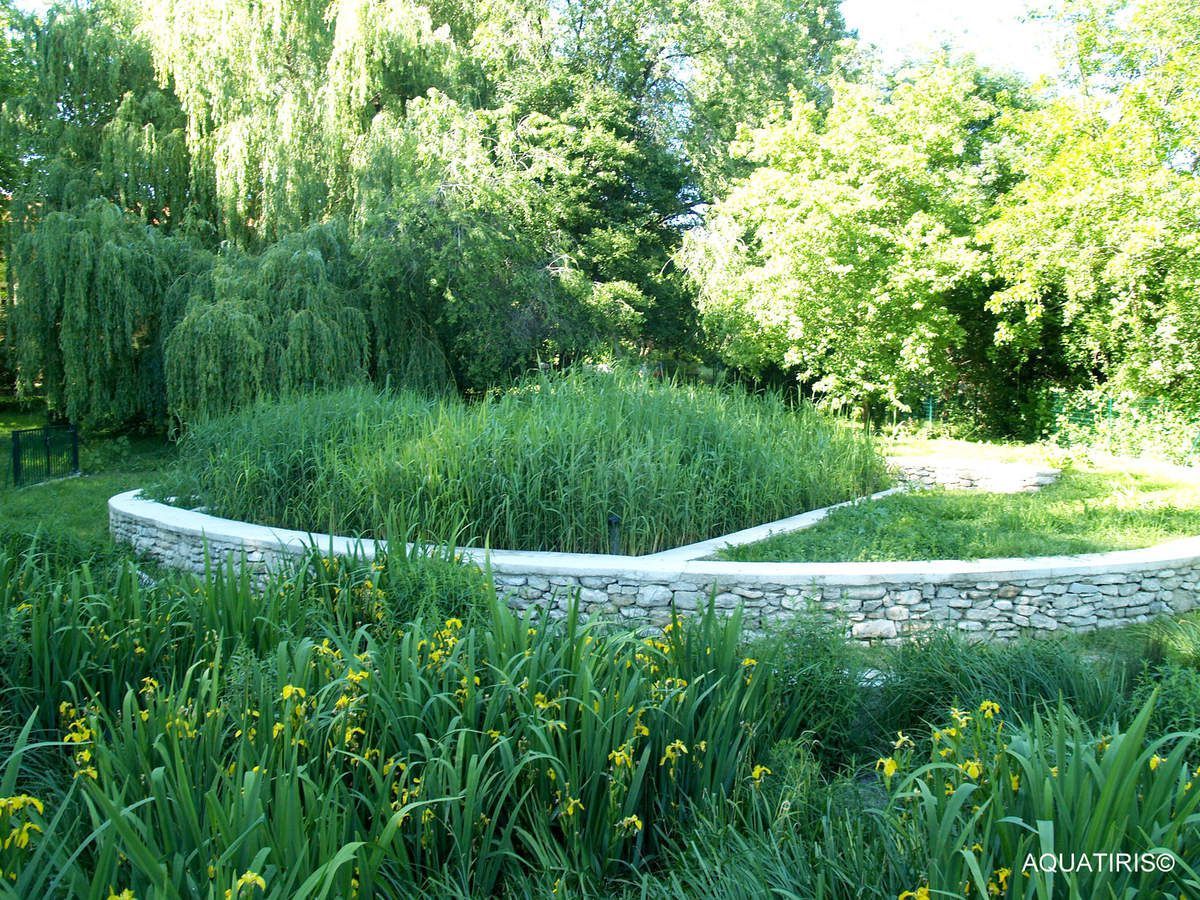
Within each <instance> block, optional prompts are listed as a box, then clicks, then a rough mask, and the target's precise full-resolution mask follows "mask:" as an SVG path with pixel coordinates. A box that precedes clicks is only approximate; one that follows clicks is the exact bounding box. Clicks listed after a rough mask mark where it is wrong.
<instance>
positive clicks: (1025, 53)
mask: <svg viewBox="0 0 1200 900" xmlns="http://www.w3.org/2000/svg"><path fill="white" fill-rule="evenodd" d="M1029 5H1030V4H1029V2H1028V0H842V15H843V16H844V17H845V19H846V26H847V27H848V28H853V29H857V30H858V36H859V37H860V38H861V39H862V40H863V41H865V42H867V43H870V44H874V45H876V46H877V47H878V48H879V51H880V53H881V54H882V56H883V59H884V61H885V62H887V63H897V62H900V61H902V60H903V59H904V58H905V57H906V56H910V55H920V54H921V53H922V52H923V51H928V50H931V49H934V48H936V47H938V46H939V45H940V44H941V43H943V41H948V42H949V43H950V44H951V46H953V47H955V48H957V49H959V50H965V51H969V52H971V53H974V54H975V57H976V58H977V59H978V60H979V62H981V63H983V64H984V65H988V66H995V67H997V68H1004V69H1015V70H1016V71H1018V72H1020V73H1022V74H1024V75H1025V76H1027V77H1028V78H1030V79H1033V78H1036V77H1038V76H1039V75H1050V74H1052V73H1054V72H1055V71H1056V65H1055V61H1054V41H1053V38H1052V36H1051V33H1050V31H1049V26H1048V25H1047V23H1046V22H1044V21H1041V22H1039V21H1022V19H1023V18H1024V17H1025V16H1026V14H1027V11H1028V7H1029Z"/></svg>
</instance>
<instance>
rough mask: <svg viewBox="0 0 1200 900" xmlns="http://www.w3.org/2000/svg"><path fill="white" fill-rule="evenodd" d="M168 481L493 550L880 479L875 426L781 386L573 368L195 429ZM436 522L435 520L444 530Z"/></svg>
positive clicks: (670, 541)
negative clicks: (768, 388)
mask: <svg viewBox="0 0 1200 900" xmlns="http://www.w3.org/2000/svg"><path fill="white" fill-rule="evenodd" d="M180 456H181V467H180V469H179V471H178V472H177V474H176V475H175V476H174V477H172V478H171V479H169V480H168V482H167V483H166V484H165V485H164V486H163V487H161V488H160V489H159V490H158V493H159V495H160V496H177V497H181V498H189V499H188V501H187V502H193V503H196V504H201V505H204V506H205V507H208V508H209V509H211V510H212V511H214V512H216V513H218V514H220V515H225V516H229V517H232V518H238V519H249V520H253V521H257V522H263V523H268V524H272V525H281V526H285V527H292V528H301V529H310V530H321V529H325V530H328V531H332V532H336V533H350V534H356V535H364V534H378V533H379V531H380V528H381V526H382V524H383V523H384V521H385V520H386V519H388V517H389V515H392V514H395V515H397V516H399V517H400V518H401V519H402V520H404V521H407V522H408V523H410V525H412V526H413V527H414V528H416V530H417V533H418V534H419V535H421V536H424V537H431V536H432V537H433V538H437V539H440V538H441V537H442V536H443V532H444V530H445V529H446V528H450V529H451V530H454V529H456V528H457V529H461V530H462V531H463V536H464V537H466V538H470V539H475V540H482V541H487V542H489V543H490V544H491V545H492V546H503V547H512V548H521V549H536V550H546V549H556V550H566V551H582V552H607V551H608V549H609V525H608V517H609V515H610V514H614V513H615V514H616V515H618V516H620V518H621V523H622V524H621V541H622V550H623V551H624V552H627V553H631V554H640V553H646V552H651V551H654V550H660V549H663V548H666V547H672V546H676V545H679V544H685V543H690V542H693V541H698V540H701V539H704V538H708V537H713V536H715V535H719V534H723V533H727V532H730V531H734V530H737V529H740V528H744V527H748V526H750V525H753V524H757V523H760V522H764V521H769V520H771V519H776V518H780V517H782V516H785V515H791V514H793V513H797V512H801V511H803V510H806V509H812V508H815V507H818V506H824V505H827V504H830V503H833V502H836V501H839V500H844V499H848V498H850V497H855V496H859V495H861V494H864V493H869V492H870V491H872V490H874V489H876V488H878V487H880V486H882V484H883V483H884V480H885V473H884V468H883V463H882V460H881V459H880V457H879V456H878V455H877V453H876V451H875V449H874V447H873V446H872V444H871V443H870V441H869V439H867V438H865V437H864V436H863V435H861V434H860V433H858V432H856V431H853V430H851V429H843V428H840V427H838V425H837V424H835V423H834V422H832V421H830V420H828V419H826V418H825V417H823V416H822V415H820V414H818V413H817V412H816V411H815V410H814V409H813V408H811V407H810V406H807V405H801V406H799V407H796V408H791V407H789V406H787V405H786V404H785V403H784V402H783V401H782V399H780V398H779V397H776V396H750V395H747V394H745V393H740V392H737V391H735V390H720V389H716V388H710V387H703V386H691V385H689V386H685V385H682V384H676V383H671V382H659V381H656V380H653V379H649V378H643V377H639V376H636V375H633V374H630V373H624V372H617V373H604V372H599V371H589V370H582V369H581V370H575V371H573V372H571V373H569V374H567V375H565V376H550V377H541V378H536V379H533V380H529V381H526V382H523V383H522V384H520V385H519V386H518V387H516V388H515V389H513V390H511V391H509V392H507V393H505V394H502V395H500V396H498V397H494V398H490V399H488V400H486V401H484V402H480V403H477V404H474V405H467V404H463V403H460V402H457V401H452V400H440V401H434V400H429V399H426V398H423V397H420V396H418V395H415V394H410V393H396V394H378V393H372V392H369V391H364V390H347V391H340V392H334V393H326V394H317V395H314V396H306V397H301V398H297V399H294V400H289V401H284V402H279V403H260V404H258V405H256V406H254V407H251V408H249V409H247V410H245V411H244V412H241V413H238V414H235V415H233V416H230V417H226V418H220V419H216V420H212V421H209V422H207V423H204V424H201V425H197V426H196V427H195V428H193V429H192V430H191V431H190V432H189V433H188V435H187V436H186V438H185V439H184V441H183V442H182V445H181V448H180ZM431 532H432V534H431Z"/></svg>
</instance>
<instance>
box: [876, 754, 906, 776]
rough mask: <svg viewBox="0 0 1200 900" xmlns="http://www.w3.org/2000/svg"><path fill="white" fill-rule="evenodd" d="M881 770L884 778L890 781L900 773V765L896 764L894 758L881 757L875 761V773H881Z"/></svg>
mask: <svg viewBox="0 0 1200 900" xmlns="http://www.w3.org/2000/svg"><path fill="white" fill-rule="evenodd" d="M880 769H882V770H883V777H884V778H887V779H890V778H891V777H892V776H893V775H895V774H896V773H897V772H898V771H900V764H899V763H897V762H896V760H895V758H894V757H891V756H881V757H880V758H879V759H878V760H876V761H875V771H879V770H880Z"/></svg>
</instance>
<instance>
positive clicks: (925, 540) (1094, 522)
mask: <svg viewBox="0 0 1200 900" xmlns="http://www.w3.org/2000/svg"><path fill="white" fill-rule="evenodd" d="M1192 534H1200V473H1198V474H1192V473H1190V472H1189V471H1188V470H1184V469H1179V468H1176V467H1171V466H1164V465H1155V464H1152V463H1142V462H1131V461H1117V460H1106V461H1103V462H1092V463H1088V464H1085V465H1079V466H1078V467H1075V468H1069V469H1067V470H1066V471H1065V472H1064V473H1063V475H1062V477H1061V478H1060V479H1059V481H1058V482H1057V483H1055V484H1053V485H1050V486H1049V487H1046V488H1043V489H1042V490H1041V491H1038V492H1035V493H1022V494H981V493H976V492H971V491H922V492H918V493H910V494H897V495H892V496H890V497H886V498H884V499H883V500H878V501H873V502H870V503H863V504H859V505H857V506H853V507H846V508H844V509H840V510H835V511H834V512H833V513H831V514H830V515H829V517H828V518H826V519H824V520H823V521H821V522H820V523H819V524H817V525H815V526H813V527H812V528H808V529H805V530H803V531H797V532H794V533H792V534H787V535H780V536H778V537H774V538H771V539H769V540H766V541H761V542H759V543H757V544H749V545H747V546H745V547H737V548H733V549H730V550H727V551H724V552H723V553H722V554H721V558H723V559H737V560H758V561H767V560H776V561H791V562H826V561H838V560H843V561H859V562H868V561H884V560H904V559H983V558H987V557H1005V556H1052V555H1057V554H1073V553H1091V552H1096V551H1102V550H1127V549H1133V548H1137V547H1147V546H1150V545H1152V544H1156V543H1160V542H1162V541H1165V540H1169V539H1171V538H1176V537H1182V536H1185V535H1192Z"/></svg>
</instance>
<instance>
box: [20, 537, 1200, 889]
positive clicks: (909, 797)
mask: <svg viewBox="0 0 1200 900" xmlns="http://www.w3.org/2000/svg"><path fill="white" fill-rule="evenodd" d="M1179 627H1180V628H1182V629H1184V630H1183V632H1182V633H1181V634H1176V633H1175V632H1174V631H1172V632H1171V635H1172V636H1171V638H1170V640H1169V643H1170V646H1171V647H1172V648H1173V650H1172V652H1173V653H1175V654H1176V655H1175V656H1174V657H1173V659H1175V660H1176V662H1175V663H1174V664H1175V665H1180V666H1182V665H1184V663H1183V660H1186V659H1190V658H1193V657H1192V656H1189V654H1194V653H1195V651H1196V646H1197V645H1196V642H1195V641H1192V640H1191V639H1190V638H1189V637H1188V636H1189V635H1193V633H1194V632H1193V631H1192V630H1189V629H1190V628H1191V626H1190V625H1183V626H1179ZM843 635H844V632H843V631H842V628H841V626H840V625H839V624H838V623H836V622H835V623H828V622H824V621H822V620H819V619H816V618H809V617H804V618H801V619H800V620H798V621H797V622H796V623H795V624H794V625H793V627H792V628H791V629H790V630H788V631H784V632H781V633H779V634H777V635H775V636H772V637H769V638H766V639H757V640H755V641H747V640H746V639H745V638H744V636H743V635H742V633H741V630H740V625H739V620H738V617H737V616H736V615H734V616H733V617H731V618H729V619H723V618H719V617H718V616H716V615H715V614H714V613H713V612H712V611H711V610H710V611H709V612H708V613H706V614H701V615H698V616H696V617H695V618H693V619H691V620H687V621H681V622H678V623H676V624H674V625H673V626H672V628H671V629H670V630H669V631H668V632H667V633H666V634H665V635H659V636H654V637H647V636H644V635H641V634H638V633H635V632H631V631H629V630H627V629H626V628H624V627H621V626H619V625H612V624H605V623H603V622H593V623H583V622H581V621H579V620H577V619H576V618H575V617H574V616H573V615H571V616H568V617H567V618H566V619H565V620H562V621H555V620H552V619H549V618H539V617H535V616H532V615H529V614H527V615H526V616H524V617H521V616H517V615H515V614H514V613H512V612H509V611H508V610H507V609H506V608H504V607H503V606H501V605H499V604H497V603H495V602H494V595H493V592H492V589H491V587H490V585H489V583H488V580H487V578H486V575H485V574H484V573H481V572H479V571H478V570H476V569H473V568H470V567H463V566H459V565H458V564H456V563H455V561H454V560H453V558H452V555H451V554H450V553H449V550H448V548H442V549H441V550H440V551H439V552H434V553H432V554H431V555H428V556H426V555H423V554H416V553H414V554H412V555H395V554H393V555H390V556H387V557H381V558H379V559H377V560H375V561H373V562H368V561H365V560H364V561H354V560H351V561H348V562H339V561H331V560H324V559H322V558H321V557H319V556H316V555H314V556H312V557H310V558H309V559H307V560H305V561H304V562H303V563H302V564H301V565H300V567H299V568H297V569H296V570H295V571H292V572H286V573H279V575H278V576H277V577H275V578H274V579H272V580H271V581H270V583H268V584H267V585H266V586H265V588H264V589H263V590H261V591H258V590H255V589H254V588H253V586H252V585H251V583H250V581H249V579H248V578H246V577H244V575H243V574H242V573H240V572H239V571H238V570H237V569H236V568H234V567H228V568H224V569H220V570H216V571H211V572H209V573H208V574H207V575H206V576H204V577H190V576H184V575H166V576H164V577H162V578H161V579H160V580H159V581H158V582H157V583H154V584H146V583H144V581H143V579H141V578H139V577H138V573H137V570H136V568H135V567H134V565H133V564H132V563H131V562H129V561H128V560H126V561H120V560H117V561H112V560H109V561H106V562H104V564H103V565H93V564H85V565H72V564H69V563H66V562H64V561H63V560H61V559H60V558H58V557H55V556H53V555H52V554H46V553H43V552H39V551H38V550H37V548H36V547H35V548H32V550H31V549H25V550H21V551H15V552H14V551H11V550H9V549H5V548H3V547H0V834H3V835H5V836H8V837H11V838H12V839H11V840H9V841H8V842H7V843H5V844H4V845H2V846H0V872H2V873H3V874H2V875H0V883H5V884H6V885H7V886H8V889H9V890H11V891H12V892H13V893H15V894H16V895H17V896H22V897H26V896H43V895H44V896H63V895H65V896H81V897H101V898H104V897H108V896H110V895H117V896H121V895H122V892H123V891H127V890H128V891H130V892H131V893H132V894H133V895H134V896H138V897H143V896H181V895H186V896H200V897H216V898H221V897H224V896H225V892H226V891H228V892H229V896H230V897H231V898H232V897H240V898H252V897H269V898H285V897H286V898H308V897H350V896H357V897H361V898H370V897H423V896H432V895H436V896H449V897H454V896H457V897H480V896H500V897H531V896H564V895H565V896H579V897H591V896H646V897H668V896H669V897H697V898H700V897H706V898H707V897H713V896H721V897H725V896H729V897H739V896H743V897H761V896H770V895H776V896H793V897H822V896H825V897H845V896H851V895H853V896H861V897H872V898H874V897H879V898H883V897H889V898H894V897H896V896H899V895H900V894H901V893H902V892H904V891H921V890H923V889H927V890H929V891H931V892H932V895H933V896H938V895H939V892H945V893H946V894H947V895H949V894H953V895H955V896H961V895H962V894H963V888H964V885H967V886H968V893H969V894H970V895H971V896H995V895H998V894H1004V893H1005V892H1007V891H1009V889H1010V888H1012V889H1013V893H1014V894H1019V895H1022V896H1030V897H1050V896H1158V895H1159V894H1161V893H1163V892H1168V893H1169V894H1170V895H1171V896H1178V895H1183V896H1196V894H1197V892H1198V891H1200V878H1198V876H1197V875H1196V873H1195V872H1194V871H1193V870H1192V869H1191V868H1189V866H1190V865H1193V864H1194V860H1195V859H1197V858H1198V856H1200V828H1197V825H1198V824H1200V821H1198V817H1197V812H1196V808H1197V804H1198V803H1200V790H1195V789H1194V788H1193V786H1192V784H1191V781H1192V778H1193V775H1192V769H1193V768H1194V767H1195V765H1196V762H1197V749H1198V742H1200V733H1198V732H1195V731H1189V732H1186V733H1183V734H1170V733H1167V732H1164V731H1162V730H1157V720H1156V719H1155V712H1156V707H1155V703H1156V701H1157V693H1156V691H1155V687H1157V686H1158V685H1157V683H1156V682H1155V678H1157V675H1156V674H1155V673H1156V671H1157V670H1154V669H1148V670H1146V672H1139V673H1137V674H1136V676H1135V678H1136V681H1137V690H1138V691H1141V692H1142V693H1145V691H1144V690H1143V688H1144V687H1145V686H1147V685H1149V692H1148V694H1147V696H1146V697H1145V702H1144V703H1142V704H1141V705H1138V702H1140V701H1141V700H1142V697H1141V696H1140V695H1139V696H1138V697H1137V698H1136V700H1137V701H1138V702H1135V701H1134V699H1132V698H1133V697H1134V693H1133V691H1134V688H1133V685H1132V684H1131V679H1130V678H1129V677H1127V676H1126V674H1124V673H1125V663H1123V662H1122V663H1120V664H1114V662H1115V661H1116V660H1117V658H1118V654H1117V653H1116V651H1115V648H1114V650H1113V652H1112V653H1106V652H1105V651H1104V649H1103V648H1100V647H1092V648H1090V649H1089V650H1088V652H1087V653H1083V652H1082V651H1081V647H1082V645H1081V644H1076V643H1075V642H1074V639H1071V640H1067V641H1054V642H1038V643H1024V642H1022V643H1018V644H1015V645H1013V646H1011V647H994V648H988V649H987V651H986V653H985V655H984V657H983V658H980V648H978V647H975V646H973V645H970V644H968V643H966V642H965V641H962V640H961V639H958V638H956V637H954V636H941V637H931V638H929V639H927V641H926V643H923V644H921V645H920V646H914V647H911V648H908V647H901V648H883V649H880V650H875V651H871V652H870V653H869V654H865V653H864V652H863V651H861V650H859V649H858V648H856V647H852V646H851V645H850V644H849V643H848V642H847V641H846V640H845V638H844V636H843ZM1135 637H1136V638H1137V641H1135V643H1138V642H1151V641H1158V640H1160V637H1159V636H1157V632H1152V631H1150V630H1145V631H1144V632H1142V633H1139V634H1138V635H1136V636H1135ZM1111 639H1112V638H1111V636H1110V637H1109V640H1111ZM1161 640H1162V641H1163V642H1164V643H1163V646H1166V644H1167V638H1166V637H1162V638H1161ZM1147 645H1148V644H1147ZM1142 648H1143V645H1142V644H1141V643H1138V646H1137V651H1138V652H1140V650H1141V649H1142ZM1121 659H1124V657H1121ZM867 667H870V668H871V669H872V671H873V673H874V674H873V675H872V676H871V677H870V678H867V677H864V675H865V669H866V668H867ZM1191 671H1195V670H1194V669H1193V670H1191ZM1114 673H1120V674H1114ZM1182 680H1183V679H1181V678H1175V679H1174V680H1173V683H1172V686H1171V690H1173V691H1174V692H1175V693H1174V695H1173V702H1174V703H1176V704H1177V708H1178V709H1185V710H1187V709H1191V710H1193V711H1195V710H1198V709H1200V697H1191V698H1190V699H1189V698H1188V695H1187V693H1186V691H1185V690H1181V689H1180V685H1179V684H1175V683H1174V682H1180V683H1182ZM901 695H902V696H903V698H904V701H905V702H904V703H903V704H897V702H896V698H897V697H898V696H901ZM1060 701H1066V702H1067V703H1069V704H1070V705H1071V706H1073V707H1074V710H1072V709H1070V708H1068V707H1067V706H1065V705H1060ZM1044 823H1053V826H1054V827H1053V829H1050V828H1048V827H1047V826H1046V825H1045V824H1044ZM1152 848H1161V849H1163V850H1165V851H1166V852H1169V853H1171V854H1173V859H1174V860H1175V861H1176V866H1175V869H1174V871H1172V872H1170V873H1166V872H1159V871H1151V872H1140V873H1129V872H1118V873H1103V874H1097V873H1094V872H1078V871H1077V872H1072V873H1060V874H1058V875H1057V876H1054V877H1053V878H1051V877H1050V876H1047V875H1041V874H1037V873H1031V874H1030V875H1029V876H1028V877H1026V876H1024V875H1022V874H1021V873H1020V869H1019V867H1020V863H1021V860H1022V859H1023V858H1024V857H1025V855H1027V854H1028V853H1029V852H1031V851H1036V852H1039V853H1040V852H1063V853H1068V852H1108V851H1119V852H1128V853H1138V852H1141V851H1145V850H1150V849H1152Z"/></svg>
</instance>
